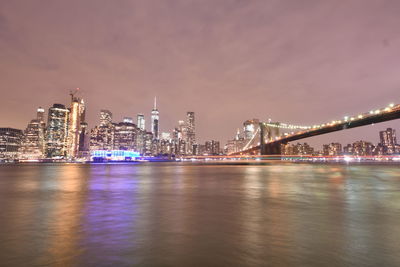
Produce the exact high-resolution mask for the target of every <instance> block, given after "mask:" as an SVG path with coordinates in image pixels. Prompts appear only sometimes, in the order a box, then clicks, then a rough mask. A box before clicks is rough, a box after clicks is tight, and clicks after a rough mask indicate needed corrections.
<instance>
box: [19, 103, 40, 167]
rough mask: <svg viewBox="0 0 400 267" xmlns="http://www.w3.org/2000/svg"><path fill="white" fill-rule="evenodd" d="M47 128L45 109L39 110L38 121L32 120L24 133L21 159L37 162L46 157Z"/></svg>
mask: <svg viewBox="0 0 400 267" xmlns="http://www.w3.org/2000/svg"><path fill="white" fill-rule="evenodd" d="M45 127H46V124H45V122H44V109H43V108H38V109H37V115H36V119H33V120H31V121H30V122H29V123H28V126H27V127H26V129H25V131H24V138H23V141H22V147H21V158H24V159H32V160H37V159H41V158H43V157H44V153H45Z"/></svg>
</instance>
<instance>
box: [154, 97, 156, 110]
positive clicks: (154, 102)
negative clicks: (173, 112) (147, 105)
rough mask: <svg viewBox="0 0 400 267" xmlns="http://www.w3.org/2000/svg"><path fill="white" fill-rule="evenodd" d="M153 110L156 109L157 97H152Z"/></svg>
mask: <svg viewBox="0 0 400 267" xmlns="http://www.w3.org/2000/svg"><path fill="white" fill-rule="evenodd" d="M154 109H157V97H156V96H155V97H154Z"/></svg>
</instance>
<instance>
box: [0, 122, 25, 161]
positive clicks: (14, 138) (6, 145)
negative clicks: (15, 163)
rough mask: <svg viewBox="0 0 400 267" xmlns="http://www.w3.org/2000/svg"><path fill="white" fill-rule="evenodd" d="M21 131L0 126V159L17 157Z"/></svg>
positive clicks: (21, 135) (21, 136)
mask: <svg viewBox="0 0 400 267" xmlns="http://www.w3.org/2000/svg"><path fill="white" fill-rule="evenodd" d="M22 138H23V132H22V131H21V130H19V129H14V128H0V160H13V159H17V158H19V155H20V152H19V150H20V146H21V142H22Z"/></svg>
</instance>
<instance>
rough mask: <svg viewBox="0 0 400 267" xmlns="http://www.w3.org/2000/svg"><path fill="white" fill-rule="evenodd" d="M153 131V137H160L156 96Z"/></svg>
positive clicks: (152, 119)
mask: <svg viewBox="0 0 400 267" xmlns="http://www.w3.org/2000/svg"><path fill="white" fill-rule="evenodd" d="M151 133H152V134H153V139H158V138H159V112H158V109H157V98H156V97H155V98H154V108H153V110H152V111H151Z"/></svg>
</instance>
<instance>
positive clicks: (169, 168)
mask: <svg viewBox="0 0 400 267" xmlns="http://www.w3.org/2000/svg"><path fill="white" fill-rule="evenodd" d="M0 208H1V211H2V212H1V213H0V240H1V241H2V242H1V245H0V246H1V247H0V265H5V266H28V265H63V266H71V265H81V266H87V265H90V266H107V265H110V264H115V265H118V266H131V265H142V266H160V265H161V266H190V265H198V266H261V265H279V266H282V265H283V266H285V265H286V266H287V265H303V266H332V265H353V266H354V265H356V266H376V265H378V264H379V265H382V266H400V257H399V256H398V255H400V227H399V226H398V225H399V222H400V167H399V166H378V165H354V166H352V165H349V166H347V165H312V164H283V163H275V164H269V165H198V164H179V163H165V164H163V163H159V164H138V165H133V164H132V165H129V164H126V165H124V164H115V165H102V164H99V165H74V164H54V165H46V164H42V165H35V164H31V165H30V164H26V165H0Z"/></svg>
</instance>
